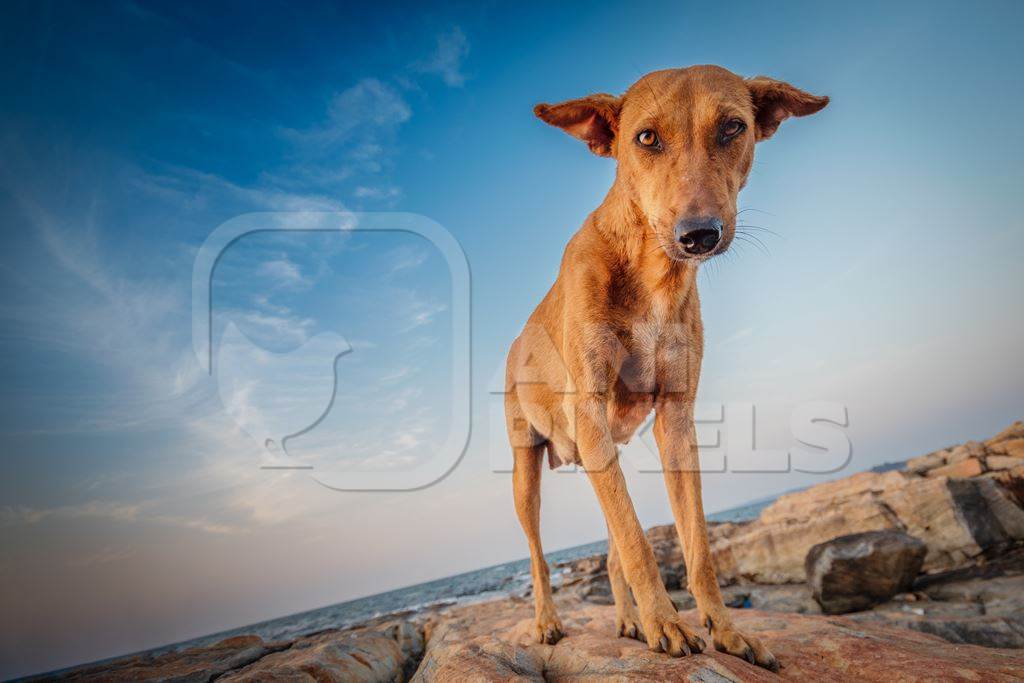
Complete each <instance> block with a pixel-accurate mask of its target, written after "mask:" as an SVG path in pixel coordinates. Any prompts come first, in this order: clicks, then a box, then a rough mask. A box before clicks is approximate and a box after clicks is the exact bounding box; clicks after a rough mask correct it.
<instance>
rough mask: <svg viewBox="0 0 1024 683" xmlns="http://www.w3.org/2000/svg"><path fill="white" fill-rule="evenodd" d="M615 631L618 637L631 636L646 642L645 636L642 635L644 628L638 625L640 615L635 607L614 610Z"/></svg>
mask: <svg viewBox="0 0 1024 683" xmlns="http://www.w3.org/2000/svg"><path fill="white" fill-rule="evenodd" d="M615 633H616V635H618V636H619V638H633V639H634V640H639V641H640V642H643V643H646V642H647V638H645V637H644V629H643V627H642V626H641V625H640V615H639V614H637V611H636V608H635V607H634V608H632V609H624V610H622V611H621V612H620V611H617V612H616V614H615Z"/></svg>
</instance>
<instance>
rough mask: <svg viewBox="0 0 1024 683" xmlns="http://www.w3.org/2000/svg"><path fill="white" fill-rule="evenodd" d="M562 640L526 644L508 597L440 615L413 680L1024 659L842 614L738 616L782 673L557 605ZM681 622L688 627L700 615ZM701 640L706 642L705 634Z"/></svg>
mask: <svg viewBox="0 0 1024 683" xmlns="http://www.w3.org/2000/svg"><path fill="white" fill-rule="evenodd" d="M559 610H560V614H561V617H562V620H563V623H564V624H565V627H566V633H567V635H566V637H565V638H563V639H562V640H560V641H559V642H558V643H557V644H556V645H540V644H537V643H534V642H533V641H532V637H531V635H532V626H533V623H532V608H531V605H529V604H528V603H526V602H518V603H517V602H512V601H505V602H499V603H488V604H486V605H478V606H473V607H468V608H460V609H457V610H455V611H452V612H450V613H448V614H447V615H445V616H444V617H443V618H442V619H441V620H440V623H439V625H438V626H436V627H435V628H434V629H433V631H432V632H431V635H429V640H428V643H427V649H426V655H425V657H424V660H423V663H422V664H421V665H420V668H419V669H418V670H417V672H416V675H415V677H414V679H413V680H414V681H418V682H422V683H434V682H436V683H442V682H448V681H464V680H474V681H508V680H520V681H538V682H540V681H599V680H601V681H608V680H611V681H667V680H668V681H693V682H700V681H705V682H708V681H715V682H716V683H725V682H729V681H732V682H738V681H755V682H756V681H765V682H767V681H777V680H779V679H780V678H781V679H782V680H794V681H828V680H858V681H879V682H884V683H890V682H891V681H894V680H897V681H908V682H913V681H936V680H941V681H956V680H977V681H1016V680H1020V677H1021V675H1022V674H1024V654H1022V653H1020V652H1016V651H1012V650H990V649H984V648H980V647H974V646H970V645H959V646H950V644H949V643H948V642H946V641H944V640H942V639H940V638H938V637H935V636H932V635H927V634H923V633H919V632H915V631H911V630H906V629H898V628H891V627H888V626H886V625H885V624H883V623H857V622H854V621H850V620H849V619H848V618H845V617H826V616H810V615H797V614H783V613H769V612H760V611H757V610H749V609H748V610H739V611H736V612H734V613H733V615H734V618H735V620H736V625H737V627H738V628H740V629H741V630H745V631H746V632H748V633H751V634H753V635H756V636H757V637H758V638H760V639H761V640H762V641H763V642H764V643H765V644H766V645H767V646H768V647H769V648H770V649H771V650H772V652H773V653H774V654H775V655H776V656H777V657H778V659H779V661H780V663H781V665H782V668H781V671H780V673H779V674H774V673H771V672H769V671H767V670H765V669H761V668H758V667H755V666H753V665H751V664H748V663H747V662H746V661H744V660H742V659H740V658H738V657H733V656H730V655H726V654H722V653H720V652H715V651H714V650H713V649H711V648H708V650H706V651H705V652H704V653H703V654H698V655H691V656H689V657H683V658H679V659H672V658H670V657H668V656H666V655H664V654H658V653H654V652H651V651H649V650H648V649H647V646H646V645H645V644H643V643H640V642H638V641H636V640H631V639H628V638H617V637H616V636H615V625H614V624H615V622H614V615H615V611H614V609H613V608H611V607H606V606H597V605H587V604H579V603H575V604H567V603H565V602H562V603H561V604H560V605H559ZM683 618H684V619H685V620H686V621H687V622H688V623H689V624H691V625H692V626H693V627H694V628H696V626H697V619H698V615H697V613H696V611H694V610H691V611H688V612H684V613H683ZM706 640H707V638H706Z"/></svg>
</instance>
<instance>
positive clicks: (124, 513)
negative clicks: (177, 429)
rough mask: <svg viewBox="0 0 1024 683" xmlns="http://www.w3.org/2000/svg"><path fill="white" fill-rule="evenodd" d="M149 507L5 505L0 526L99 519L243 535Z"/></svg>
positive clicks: (116, 504) (229, 527) (216, 524)
mask: <svg viewBox="0 0 1024 683" xmlns="http://www.w3.org/2000/svg"><path fill="white" fill-rule="evenodd" d="M150 507H151V506H148V505H142V504H135V503H121V502H117V501H111V500H91V501H87V502H85V503H80V504H78V505H61V506H55V507H44V508H39V507H29V506H23V505H17V506H13V505H5V506H0V526H7V527H11V526H25V525H33V524H41V523H44V522H47V521H54V520H62V521H67V520H83V519H98V520H104V521H109V522H125V523H149V524H159V525H162V526H171V527H178V528H182V529H192V530H195V531H202V532H204V533H208V534H234V533H240V532H241V531H242V529H241V528H240V527H237V526H234V525H231V524H225V523H221V522H214V521H210V520H208V519H206V518H203V517H192V516H188V515H177V514H166V513H162V512H156V511H154V510H152V509H150Z"/></svg>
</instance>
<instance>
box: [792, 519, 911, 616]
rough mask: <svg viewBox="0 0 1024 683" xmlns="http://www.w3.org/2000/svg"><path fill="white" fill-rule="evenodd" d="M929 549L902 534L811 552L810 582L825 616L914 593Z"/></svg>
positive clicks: (844, 539) (864, 536)
mask: <svg viewBox="0 0 1024 683" xmlns="http://www.w3.org/2000/svg"><path fill="white" fill-rule="evenodd" d="M926 552H927V548H926V547H925V545H924V543H922V542H921V541H920V540H919V539H917V538H914V537H913V536H909V535H907V534H905V533H903V532H901V531H869V532H865V533H860V534H850V535H848V536H840V537H839V538H836V539H833V540H831V541H828V542H826V543H820V544H818V545H816V546H814V547H813V548H811V550H810V552H808V553H807V559H806V562H805V567H806V570H807V583H808V585H809V586H810V587H811V591H812V593H813V595H814V599H815V600H817V602H818V604H820V605H821V609H822V611H824V612H825V613H826V614H843V613H845V612H855V611H857V610H862V609H867V608H868V607H870V606H872V605H874V604H877V603H880V602H884V601H885V600H888V599H889V598H891V597H892V596H894V595H896V594H897V593H902V592H904V591H906V590H907V589H909V588H910V586H911V584H913V582H914V577H916V576H917V574H918V572H919V571H920V570H921V565H922V564H923V563H924V556H925V553H926Z"/></svg>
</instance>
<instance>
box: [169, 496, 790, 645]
mask: <svg viewBox="0 0 1024 683" xmlns="http://www.w3.org/2000/svg"><path fill="white" fill-rule="evenodd" d="M772 500H774V499H773V498H767V499H764V500H759V501H756V502H753V503H749V504H747V505H743V506H740V507H736V508H732V509H729V510H723V511H722V512H718V513H715V514H711V515H708V520H709V521H712V522H742V521H747V520H751V519H755V518H756V517H757V516H758V515H759V514H760V513H761V510H763V509H764V508H766V507H768V505H770V504H771V502H772ZM606 552H608V542H607V541H595V542H593V543H587V544H584V545H578V546H575V547H572V548H565V549H563V550H556V551H554V552H550V553H547V554H546V557H547V560H548V564H549V565H550V566H551V568H552V572H551V580H552V583H554V584H556V585H557V583H558V582H559V581H560V580H561V578H562V572H561V571H560V570H559V569H558V567H557V565H558V564H559V563H562V562H569V561H572V560H576V559H579V558H581V557H588V556H590V555H595V554H597V553H606ZM529 585H530V561H529V559H528V558H524V559H522V560H516V561H513V562H506V563H504V564H498V565H494V566H493V567H486V568H484V569H477V570H475V571H471V572H466V573H465V574H457V575H455V576H448V577H445V578H443V579H437V580H434V581H428V582H426V583H420V584H417V585H415V586H407V587H406V588H398V589H396V590H392V591H388V592H386V593H379V594H377V595H370V596H367V597H365V598H358V599H356V600H349V601H347V602H340V603H337V604H334V605H328V606H326V607H320V608H317V609H313V610H309V611H307V612H300V613H297V614H291V615H288V616H285V617H278V618H276V619H270V620H268V621H263V622H260V623H258V624H248V625H246V626H239V627H238V628H235V629H231V630H229V631H222V632H220V633H213V634H210V635H207V636H202V637H200V638H194V639H192V640H188V641H184V642H180V643H175V644H173V645H168V646H166V647H162V648H157V649H154V650H150V651H149V652H150V653H153V654H159V653H162V652H168V651H171V650H180V649H184V648H188V647H195V646H201V645H209V644H212V643H215V642H217V641H219V640H223V639H224V638H229V637H231V636H236V635H242V634H247V633H254V634H256V635H258V636H260V637H262V638H263V639H264V640H268V641H274V640H285V639H290V638H295V637H297V636H301V635H305V634H308V633H315V632H317V631H322V630H324V629H328V628H345V627H347V626H352V625H355V624H359V623H361V622H364V621H367V620H369V619H373V618H375V617H380V616H385V615H390V614H395V615H398V614H401V613H407V612H415V611H417V610H421V609H424V608H426V607H432V606H439V605H441V606H443V605H451V604H460V603H468V602H476V601H482V600H489V599H492V598H498V597H505V596H509V595H516V594H519V595H522V594H525V593H526V591H527V589H528V588H529Z"/></svg>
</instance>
